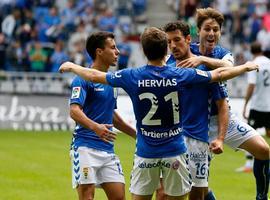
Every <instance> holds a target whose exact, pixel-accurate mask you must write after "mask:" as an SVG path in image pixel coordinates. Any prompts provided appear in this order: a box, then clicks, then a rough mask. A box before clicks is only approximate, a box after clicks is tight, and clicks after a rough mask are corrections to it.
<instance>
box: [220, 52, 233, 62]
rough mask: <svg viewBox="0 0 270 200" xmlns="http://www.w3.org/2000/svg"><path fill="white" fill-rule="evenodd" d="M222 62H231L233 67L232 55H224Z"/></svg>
mask: <svg viewBox="0 0 270 200" xmlns="http://www.w3.org/2000/svg"><path fill="white" fill-rule="evenodd" d="M222 60H227V61H229V62H231V63H232V64H233V65H234V58H233V55H232V53H231V52H229V53H227V54H226V55H224V56H223V58H222Z"/></svg>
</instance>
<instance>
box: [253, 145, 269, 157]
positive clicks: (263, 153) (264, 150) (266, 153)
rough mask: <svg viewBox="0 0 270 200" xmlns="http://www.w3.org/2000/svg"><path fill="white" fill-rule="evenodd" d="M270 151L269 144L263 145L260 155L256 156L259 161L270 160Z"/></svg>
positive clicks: (259, 150)
mask: <svg viewBox="0 0 270 200" xmlns="http://www.w3.org/2000/svg"><path fill="white" fill-rule="evenodd" d="M269 156H270V149H269V145H268V144H264V145H261V146H260V148H259V149H258V155H257V156H255V158H256V159H259V160H269Z"/></svg>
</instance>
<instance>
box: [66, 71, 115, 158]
mask: <svg viewBox="0 0 270 200" xmlns="http://www.w3.org/2000/svg"><path fill="white" fill-rule="evenodd" d="M71 88H72V94H71V97H70V104H78V105H80V106H81V107H82V110H83V112H84V114H85V115H86V116H87V117H88V118H90V119H91V120H93V121H95V122H97V123H99V124H112V122H113V113H114V109H115V108H116V95H115V92H114V89H113V88H112V87H111V86H109V85H103V84H100V83H92V82H89V81H85V80H83V79H82V78H80V77H78V76H77V77H75V79H74V80H73V82H72V84H71ZM73 145H74V146H75V147H79V146H86V147H89V148H94V149H98V150H101V151H106V152H109V153H113V152H114V150H113V143H108V142H104V141H103V140H101V139H100V137H99V136H98V135H97V134H96V133H95V132H94V131H92V130H89V129H87V128H84V127H82V126H81V125H80V124H76V128H75V132H74V135H73Z"/></svg>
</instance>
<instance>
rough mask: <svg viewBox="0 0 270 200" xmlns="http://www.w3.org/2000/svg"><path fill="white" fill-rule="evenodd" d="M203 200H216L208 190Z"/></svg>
mask: <svg viewBox="0 0 270 200" xmlns="http://www.w3.org/2000/svg"><path fill="white" fill-rule="evenodd" d="M204 200H216V197H215V195H214V193H213V191H212V190H210V189H208V191H207V193H206V195H205V196H204Z"/></svg>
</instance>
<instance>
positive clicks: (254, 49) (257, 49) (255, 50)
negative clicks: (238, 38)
mask: <svg viewBox="0 0 270 200" xmlns="http://www.w3.org/2000/svg"><path fill="white" fill-rule="evenodd" d="M250 52H251V53H252V54H259V53H262V45H261V43H259V42H253V43H251V45H250Z"/></svg>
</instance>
